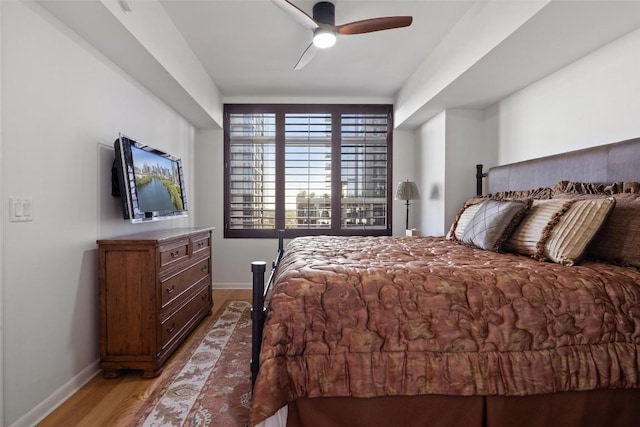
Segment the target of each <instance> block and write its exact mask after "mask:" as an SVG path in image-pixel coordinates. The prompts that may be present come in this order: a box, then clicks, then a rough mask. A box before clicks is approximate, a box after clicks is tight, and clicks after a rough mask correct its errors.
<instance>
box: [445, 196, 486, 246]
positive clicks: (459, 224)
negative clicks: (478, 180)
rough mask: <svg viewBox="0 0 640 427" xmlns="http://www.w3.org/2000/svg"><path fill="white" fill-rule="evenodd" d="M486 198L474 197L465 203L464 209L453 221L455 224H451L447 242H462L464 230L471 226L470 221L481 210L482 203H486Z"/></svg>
mask: <svg viewBox="0 0 640 427" xmlns="http://www.w3.org/2000/svg"><path fill="white" fill-rule="evenodd" d="M486 200H487V199H486V198H483V197H473V198H471V199H469V200H467V201H466V202H465V204H464V205H463V206H462V208H461V209H460V210H459V211H458V214H457V215H456V218H455V219H454V220H453V224H451V228H450V229H449V232H448V233H447V240H458V241H459V240H460V239H462V234H463V233H464V229H465V228H466V227H467V224H469V221H471V219H472V218H473V216H474V215H475V214H476V212H478V209H480V205H481V204H482V202H484V201H486Z"/></svg>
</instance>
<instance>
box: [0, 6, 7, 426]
mask: <svg viewBox="0 0 640 427" xmlns="http://www.w3.org/2000/svg"><path fill="white" fill-rule="evenodd" d="M2 33H3V32H2V7H0V179H2V181H1V182H6V177H5V176H4V155H3V150H2V138H3V133H2V131H1V129H3V127H2V100H3V97H2V84H1V83H2ZM3 190H4V189H3V186H2V185H0V421H2V420H3V419H4V356H3V355H4V346H3V342H4V309H3V306H4V296H3V294H4V267H3V262H4V233H3V229H4V215H5V214H4V213H5V211H6V209H5V205H4V203H3V200H4V192H3Z"/></svg>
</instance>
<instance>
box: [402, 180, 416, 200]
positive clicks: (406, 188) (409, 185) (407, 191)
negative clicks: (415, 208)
mask: <svg viewBox="0 0 640 427" xmlns="http://www.w3.org/2000/svg"><path fill="white" fill-rule="evenodd" d="M419 198H420V192H419V191H418V186H417V185H416V183H415V182H413V181H408V180H407V181H401V182H400V183H399V184H398V188H396V200H418V199H419Z"/></svg>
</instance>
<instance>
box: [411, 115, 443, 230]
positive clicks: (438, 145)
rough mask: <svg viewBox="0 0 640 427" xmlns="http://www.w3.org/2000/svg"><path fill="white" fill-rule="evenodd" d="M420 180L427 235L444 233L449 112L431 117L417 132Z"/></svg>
mask: <svg viewBox="0 0 640 427" xmlns="http://www.w3.org/2000/svg"><path fill="white" fill-rule="evenodd" d="M415 140H416V141H415V146H416V149H415V150H416V156H415V158H416V165H417V166H416V167H417V170H418V173H417V176H418V178H417V184H418V187H419V188H420V191H421V194H420V196H421V197H420V200H419V203H418V204H419V206H420V209H419V212H420V223H419V225H418V227H417V228H419V229H420V232H421V234H422V235H425V236H441V235H442V234H443V228H444V195H445V194H444V192H445V187H444V184H445V165H446V112H444V111H443V112H442V113H440V114H438V115H437V116H435V117H434V118H432V119H431V120H429V121H428V122H427V123H425V124H424V125H423V126H421V127H420V128H418V129H417V130H416V132H415Z"/></svg>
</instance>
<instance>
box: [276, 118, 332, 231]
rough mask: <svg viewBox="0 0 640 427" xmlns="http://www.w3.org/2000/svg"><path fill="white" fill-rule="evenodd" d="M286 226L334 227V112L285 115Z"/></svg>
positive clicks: (292, 227) (302, 227)
mask: <svg viewBox="0 0 640 427" xmlns="http://www.w3.org/2000/svg"><path fill="white" fill-rule="evenodd" d="M284 145H285V178H284V180H285V228H289V229H305V228H306V229H311V228H325V229H326V228H330V227H331V114H330V113H318V114H293V113H287V114H286V115H285V144H284Z"/></svg>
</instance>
